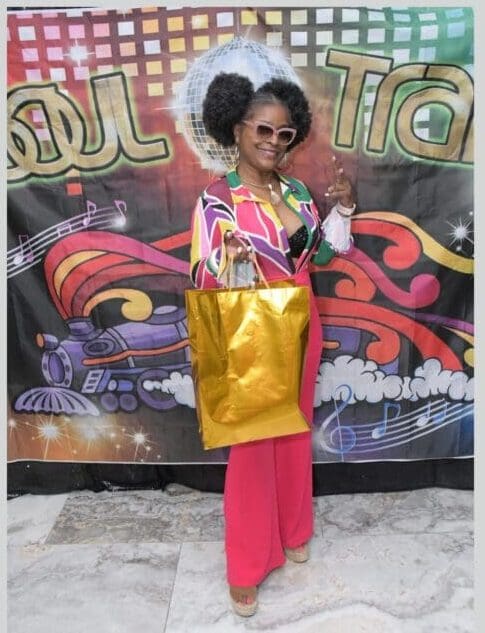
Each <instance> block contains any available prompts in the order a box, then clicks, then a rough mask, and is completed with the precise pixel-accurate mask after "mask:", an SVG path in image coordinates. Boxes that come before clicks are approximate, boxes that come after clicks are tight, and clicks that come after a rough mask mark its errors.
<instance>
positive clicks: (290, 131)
mask: <svg viewBox="0 0 485 633" xmlns="http://www.w3.org/2000/svg"><path fill="white" fill-rule="evenodd" d="M243 123H244V124H245V125H249V127H252V128H253V130H255V131H256V136H257V137H258V139H259V140H260V141H270V140H273V138H274V136H275V135H276V142H277V143H279V144H280V145H289V144H290V143H291V142H292V141H294V139H295V136H296V130H295V128H293V127H280V128H279V129H276V128H275V127H273V126H272V125H270V124H269V123H263V122H262V121H243Z"/></svg>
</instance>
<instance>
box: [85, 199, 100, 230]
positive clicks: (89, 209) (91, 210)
mask: <svg viewBox="0 0 485 633" xmlns="http://www.w3.org/2000/svg"><path fill="white" fill-rule="evenodd" d="M86 206H87V213H86V217H85V218H83V224H84V226H89V224H90V222H91V218H92V216H93V215H94V214H95V213H96V211H97V208H98V207H97V206H96V204H95V203H94V202H91V200H87V201H86Z"/></svg>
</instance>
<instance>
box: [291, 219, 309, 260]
mask: <svg viewBox="0 0 485 633" xmlns="http://www.w3.org/2000/svg"><path fill="white" fill-rule="evenodd" d="M307 239H308V230H307V228H306V226H305V225H304V224H302V225H301V226H300V228H299V229H297V230H296V231H295V232H294V233H293V234H292V235H289V236H288V244H289V246H290V253H291V256H292V257H295V258H297V257H300V255H301V254H302V253H303V249H304V248H305V245H306V241H307Z"/></svg>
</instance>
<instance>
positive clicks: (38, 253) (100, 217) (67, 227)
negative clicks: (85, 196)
mask: <svg viewBox="0 0 485 633" xmlns="http://www.w3.org/2000/svg"><path fill="white" fill-rule="evenodd" d="M113 203H114V206H110V207H97V206H96V204H95V203H94V202H91V201H88V202H87V211H86V213H81V214H79V215H76V216H74V217H73V218H70V219H69V220H64V221H63V222H60V223H59V224H55V225H54V226H51V227H49V228H48V229H45V230H44V231H41V232H40V233H37V234H36V235H35V236H34V237H30V238H29V236H28V235H26V234H23V235H19V242H20V244H19V246H16V247H15V248H12V249H10V250H9V251H8V252H7V278H11V277H15V275H19V274H20V273H22V272H24V271H25V270H28V269H29V268H31V267H32V266H35V264H38V263H39V262H41V261H42V256H43V255H44V253H45V252H46V251H47V250H48V247H49V246H50V244H52V243H54V242H56V241H57V240H59V239H61V238H62V237H64V236H65V235H69V234H71V233H77V232H79V231H83V230H85V229H86V228H87V227H89V228H90V229H94V228H96V229H104V228H117V227H123V226H124V225H125V224H126V216H125V212H126V203H125V202H124V200H114V201H113Z"/></svg>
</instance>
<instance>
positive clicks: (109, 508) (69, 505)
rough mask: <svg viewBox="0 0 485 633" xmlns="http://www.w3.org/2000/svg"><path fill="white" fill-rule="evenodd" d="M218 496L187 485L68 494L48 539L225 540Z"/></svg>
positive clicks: (97, 540) (125, 541)
mask: <svg viewBox="0 0 485 633" xmlns="http://www.w3.org/2000/svg"><path fill="white" fill-rule="evenodd" d="M223 525H224V523H223V513H222V495H220V494H216V493H202V492H199V491H196V490H191V489H190V488H185V491H183V490H182V489H180V490H179V489H177V492H176V494H171V493H170V492H165V491H161V490H138V491H116V492H109V491H104V492H100V493H95V492H92V491H88V490H85V491H82V492H76V493H71V494H70V495H69V498H68V499H67V501H66V503H65V505H64V507H63V509H62V512H61V513H60V515H59V517H58V519H57V521H56V524H55V526H54V528H53V529H52V531H51V533H50V534H49V538H48V539H47V543H49V544H51V545H53V544H60V543H137V542H140V543H143V542H144V543H154V542H167V543H169V542H177V543H180V542H182V541H204V540H207V541H214V540H222V539H223Z"/></svg>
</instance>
